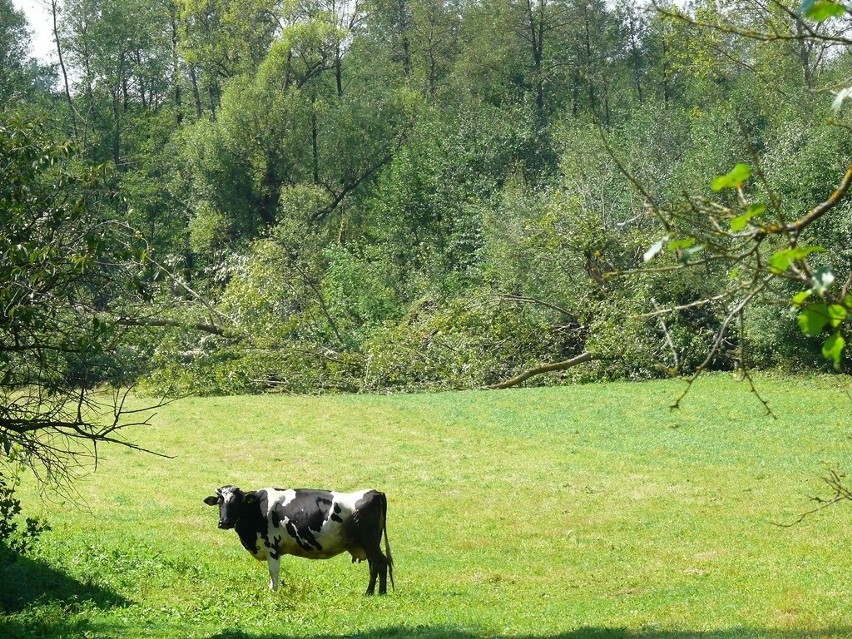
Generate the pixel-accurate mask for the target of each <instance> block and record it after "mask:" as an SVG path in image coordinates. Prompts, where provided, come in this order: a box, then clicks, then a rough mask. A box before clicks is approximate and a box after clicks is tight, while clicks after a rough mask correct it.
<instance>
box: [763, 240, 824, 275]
mask: <svg viewBox="0 0 852 639" xmlns="http://www.w3.org/2000/svg"><path fill="white" fill-rule="evenodd" d="M824 251H825V249H824V248H822V247H821V246H796V247H790V248H783V249H780V250H778V251H775V253H773V254H772V256H771V257H770V258H769V270H770V271H772V272H773V273H774V274H775V275H780V274H781V273H783V272H784V271H786V270H787V269H788V268H790V265H791V264H792V263H793V262H795V261H797V260H803V259H805V258H806V257H807V256H808V255H810V254H811V253H823V252H824Z"/></svg>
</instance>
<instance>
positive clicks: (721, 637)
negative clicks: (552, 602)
mask: <svg viewBox="0 0 852 639" xmlns="http://www.w3.org/2000/svg"><path fill="white" fill-rule="evenodd" d="M491 636H494V635H492V634H490V633H489V632H487V631H485V630H483V631H482V632H475V631H468V630H461V629H457V628H452V627H445V626H427V627H415V628H405V627H391V628H381V629H378V630H369V631H366V632H359V633H355V634H351V635H316V636H312V637H310V639H347V638H351V639H355V638H357V639H487V638H488V637H491ZM848 636H852V626H850V627H848V628H821V629H819V630H769V629H760V628H730V629H726V630H711V631H706V632H704V631H698V630H653V629H649V630H625V629H622V628H593V627H589V628H580V629H578V630H573V631H570V632H563V633H557V634H552V635H547V634H545V635H524V636H515V635H512V637H513V639H757V638H760V639H817V638H819V637H848ZM207 639H293V637H292V636H291V635H289V634H287V633H286V632H282V633H281V634H270V633H264V634H251V633H246V632H243V631H241V630H223V631H222V632H219V633H217V634H215V635H211V636H210V637H208V638H207Z"/></svg>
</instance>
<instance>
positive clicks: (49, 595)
mask: <svg viewBox="0 0 852 639" xmlns="http://www.w3.org/2000/svg"><path fill="white" fill-rule="evenodd" d="M0 584H2V585H0V637H30V636H32V637H36V636H70V635H74V634H79V632H80V631H81V630H82V629H81V628H77V626H79V625H81V624H83V625H85V623H86V622H85V621H83V622H81V621H72V620H70V616H69V615H68V614H67V612H68V611H73V610H74V609H80V608H83V607H92V606H94V607H97V608H101V609H107V608H116V607H123V606H127V605H129V604H130V603H131V602H130V601H129V600H128V599H126V598H124V597H122V596H121V595H119V594H117V593H115V592H113V591H111V590H109V589H106V588H103V587H101V586H98V585H95V584H91V583H84V582H82V581H79V580H77V579H74V578H73V577H71V576H70V575H67V574H65V573H63V572H61V571H59V570H56V569H55V568H52V567H51V566H48V565H47V564H45V563H43V562H41V561H38V560H34V559H30V558H29V557H18V558H17V559H16V560H15V561H11V562H0ZM33 603H38V604H39V607H40V608H42V610H44V609H45V608H46V609H48V612H47V613H46V614H44V613H42V614H39V615H38V616H37V617H34V616H32V615H28V614H26V613H25V614H24V615H15V613H20V612H24V611H26V610H27V608H29V607H31V606H32V605H33ZM50 611H52V612H53V613H55V614H51V612H50Z"/></svg>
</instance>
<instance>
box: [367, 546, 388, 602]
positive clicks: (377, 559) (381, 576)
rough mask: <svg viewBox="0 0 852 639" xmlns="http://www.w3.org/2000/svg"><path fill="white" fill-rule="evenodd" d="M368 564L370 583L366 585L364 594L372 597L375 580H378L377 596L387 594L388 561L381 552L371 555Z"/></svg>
mask: <svg viewBox="0 0 852 639" xmlns="http://www.w3.org/2000/svg"><path fill="white" fill-rule="evenodd" d="M371 554H372V556H371V557H370V559H369V560H368V561H369V564H370V583H369V584H367V592H366V593H365V594H367V595H372V594H373V592H374V591H375V589H376V578H378V580H379V594H380V595H386V594H388V560H387V558H386V557H385V556H384V555H383V554H382V551H381V550H378V551H376V552H375V553H371Z"/></svg>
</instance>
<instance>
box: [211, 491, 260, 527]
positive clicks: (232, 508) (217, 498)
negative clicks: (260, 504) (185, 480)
mask: <svg viewBox="0 0 852 639" xmlns="http://www.w3.org/2000/svg"><path fill="white" fill-rule="evenodd" d="M204 503H205V504H207V505H208V506H217V505H218V506H219V528H225V529H228V528H233V527H234V526H235V525H236V523H237V520H239V519H240V518H241V517H244V516H246V515H248V514H249V513H250V509H251V508H257V495H256V494H255V493H253V492H249V493H244V492H243V491H242V490H240V489H239V488H237V487H236V486H222V487H221V488H217V489H216V494H215V495H211V496H210V497H205V498H204Z"/></svg>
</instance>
